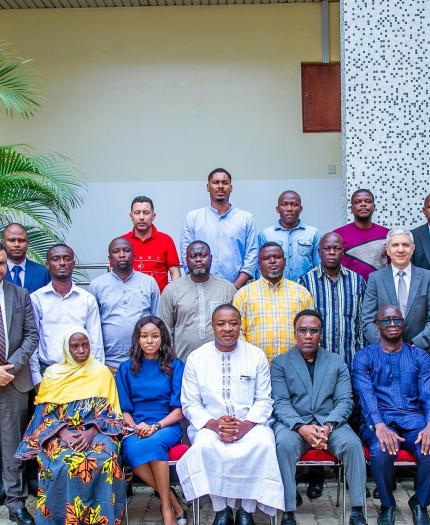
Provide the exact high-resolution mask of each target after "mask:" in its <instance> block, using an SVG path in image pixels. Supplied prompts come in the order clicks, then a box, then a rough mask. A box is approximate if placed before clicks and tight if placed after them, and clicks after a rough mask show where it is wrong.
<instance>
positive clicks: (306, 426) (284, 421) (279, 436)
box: [271, 310, 366, 525]
mask: <svg viewBox="0 0 430 525" xmlns="http://www.w3.org/2000/svg"><path fill="white" fill-rule="evenodd" d="M321 329H322V319H321V316H320V314H319V313H318V312H316V311H315V310H303V311H301V312H299V313H298V314H297V315H296V317H295V318H294V330H295V332H296V339H297V346H296V347H295V348H293V349H291V350H290V352H288V353H286V354H283V355H280V356H278V357H276V359H274V360H273V363H272V369H271V375H272V396H273V399H274V410H273V415H274V416H275V419H276V420H275V424H274V425H273V431H274V433H275V439H276V452H277V454H278V461H279V468H280V469H281V474H282V481H283V483H284V491H285V510H286V512H285V514H284V517H283V519H282V524H281V525H295V523H296V521H295V517H294V513H295V511H296V480H295V475H296V463H297V460H298V459H299V458H300V456H301V455H302V454H304V453H305V452H306V451H307V450H309V449H311V448H314V449H319V450H328V451H329V452H330V453H331V454H333V455H335V456H336V457H338V458H339V459H340V460H341V461H342V463H343V464H344V466H345V478H346V481H347V482H348V485H349V497H350V500H351V507H352V510H351V517H350V519H349V523H350V525H365V523H366V521H365V519H364V515H363V505H364V498H365V481H366V465H365V461H364V455H363V449H362V445H361V442H360V440H359V439H358V437H357V435H356V434H355V433H354V431H353V430H352V428H351V427H350V426H349V425H348V422H347V421H348V417H349V416H350V415H351V412H352V407H353V404H354V403H353V400H352V388H351V379H350V376H349V372H348V368H347V366H346V364H345V361H344V360H343V359H342V358H341V357H340V356H339V355H336V354H333V353H332V352H327V351H326V350H325V349H324V348H321V347H320V338H321Z"/></svg>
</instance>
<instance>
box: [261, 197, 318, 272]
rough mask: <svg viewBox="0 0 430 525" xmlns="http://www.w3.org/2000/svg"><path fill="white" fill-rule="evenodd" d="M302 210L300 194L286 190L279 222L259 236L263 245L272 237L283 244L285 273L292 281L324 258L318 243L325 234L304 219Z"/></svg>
mask: <svg viewBox="0 0 430 525" xmlns="http://www.w3.org/2000/svg"><path fill="white" fill-rule="evenodd" d="M302 210H303V206H302V200H301V198H300V195H299V194H298V193H297V192H295V191H292V190H288V191H284V192H283V193H281V195H279V199H278V205H277V206H276V212H277V213H278V214H279V222H278V224H275V225H274V226H269V227H268V228H266V229H265V230H263V231H262V232H261V233H260V235H259V236H258V245H259V246H262V245H263V244H265V243H266V242H268V241H273V242H277V243H278V244H279V245H280V246H282V249H283V250H284V254H285V261H286V264H285V270H284V277H285V278H286V279H291V280H292V281H297V279H298V278H299V277H300V276H302V275H303V274H305V273H306V272H308V271H309V270H311V269H312V268H314V267H315V266H317V264H319V262H320V258H319V255H318V245H319V242H320V237H321V234H320V232H319V231H318V230H317V229H316V228H315V227H314V226H308V225H307V224H304V223H303V222H302V221H301V220H300V214H301V213H302Z"/></svg>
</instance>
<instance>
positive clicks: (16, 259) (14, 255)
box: [3, 223, 51, 294]
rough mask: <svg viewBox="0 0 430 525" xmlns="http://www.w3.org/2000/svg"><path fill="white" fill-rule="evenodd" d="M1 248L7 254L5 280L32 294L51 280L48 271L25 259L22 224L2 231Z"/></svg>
mask: <svg viewBox="0 0 430 525" xmlns="http://www.w3.org/2000/svg"><path fill="white" fill-rule="evenodd" d="M3 246H4V248H5V250H6V254H7V272H6V277H5V280H6V281H9V282H11V283H13V284H16V285H17V286H19V287H21V288H25V289H26V290H27V291H28V293H29V294H30V293H33V292H35V291H36V290H38V289H39V288H42V286H45V285H47V284H48V283H49V281H50V280H51V276H50V275H49V271H48V269H47V268H46V267H45V266H43V265H42V264H38V263H36V262H34V261H32V260H31V259H28V258H27V251H28V234H27V230H26V229H25V228H24V226H22V224H18V223H11V224H8V225H7V226H6V228H5V229H4V231H3Z"/></svg>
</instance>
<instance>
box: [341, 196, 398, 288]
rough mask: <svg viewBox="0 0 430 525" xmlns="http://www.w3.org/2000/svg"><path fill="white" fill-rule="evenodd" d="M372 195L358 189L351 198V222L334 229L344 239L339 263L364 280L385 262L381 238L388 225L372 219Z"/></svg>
mask: <svg viewBox="0 0 430 525" xmlns="http://www.w3.org/2000/svg"><path fill="white" fill-rule="evenodd" d="M374 211H375V198H374V196H373V193H372V192H371V191H370V190H365V189H360V190H357V191H355V192H354V193H353V194H352V197H351V212H352V214H353V215H354V221H353V222H351V223H350V224H346V225H345V226H341V227H340V228H338V229H337V230H335V232H336V233H338V234H339V235H340V236H341V237H342V238H343V240H344V243H345V245H344V250H345V255H344V256H343V260H342V264H343V265H344V266H346V268H349V269H350V270H352V271H353V272H356V273H358V274H360V275H361V276H362V277H364V279H365V280H366V281H367V279H368V278H369V274H370V273H371V272H374V271H375V270H378V269H379V268H382V267H383V266H385V265H386V264H387V256H386V253H385V238H386V237H387V233H388V228H385V226H380V225H379V224H375V223H374V222H372V215H373V212H374Z"/></svg>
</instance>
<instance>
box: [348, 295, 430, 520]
mask: <svg viewBox="0 0 430 525" xmlns="http://www.w3.org/2000/svg"><path fill="white" fill-rule="evenodd" d="M376 326H377V329H378V331H379V334H380V337H379V342H377V343H374V344H371V345H370V346H368V347H366V348H364V349H363V350H361V351H360V352H358V353H357V354H356V355H355V358H354V367H353V372H352V378H353V384H354V389H355V391H356V394H358V399H359V402H360V406H361V410H362V415H363V420H364V422H363V425H362V429H361V435H362V439H363V441H364V443H365V444H366V445H367V446H368V447H369V450H370V466H371V469H372V475H373V479H374V480H375V483H376V487H377V489H378V491H379V497H380V499H381V510H380V512H379V516H378V525H393V524H394V519H395V514H396V500H395V499H394V497H393V490H392V487H393V480H394V461H395V460H396V457H397V453H398V451H399V449H401V448H404V449H406V450H408V451H409V452H411V453H412V454H414V456H416V458H417V462H418V471H417V476H416V479H415V494H414V495H413V496H412V497H411V498H410V499H409V502H408V503H409V507H410V509H411V511H412V518H413V522H414V525H429V523H430V519H429V515H428V513H427V506H428V505H429V503H430V356H429V355H428V354H427V352H425V351H424V350H422V349H421V348H417V347H415V346H413V345H410V344H408V343H406V342H404V341H403V337H402V333H403V331H404V319H403V314H402V312H401V311H400V309H399V308H398V307H397V306H394V305H385V306H382V307H381V308H380V309H379V310H378V314H377V318H376ZM350 487H351V485H350Z"/></svg>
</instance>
